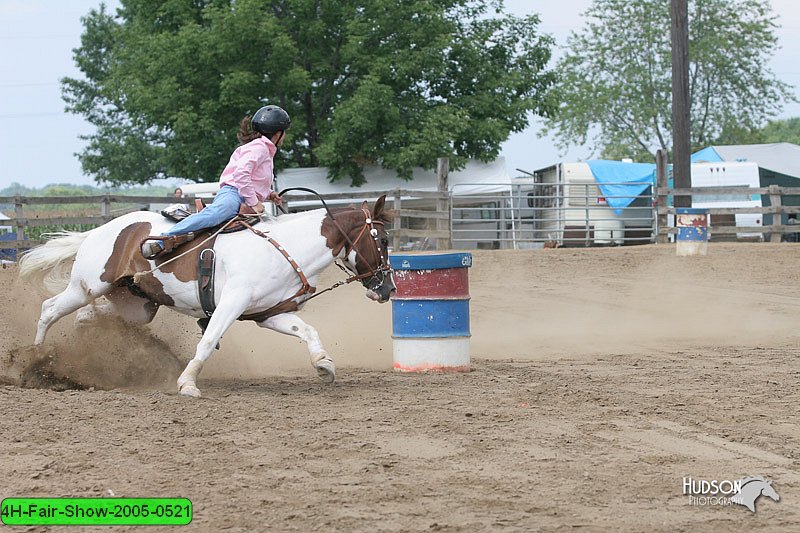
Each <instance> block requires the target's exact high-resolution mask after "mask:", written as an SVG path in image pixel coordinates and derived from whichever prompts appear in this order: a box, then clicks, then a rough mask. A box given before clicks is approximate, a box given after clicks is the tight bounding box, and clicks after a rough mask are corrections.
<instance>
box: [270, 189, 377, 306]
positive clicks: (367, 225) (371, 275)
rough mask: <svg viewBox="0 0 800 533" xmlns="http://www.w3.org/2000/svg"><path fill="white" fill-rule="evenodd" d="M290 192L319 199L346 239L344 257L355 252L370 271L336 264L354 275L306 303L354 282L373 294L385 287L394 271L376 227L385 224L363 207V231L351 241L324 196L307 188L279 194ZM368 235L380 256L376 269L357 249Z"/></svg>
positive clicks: (318, 293)
mask: <svg viewBox="0 0 800 533" xmlns="http://www.w3.org/2000/svg"><path fill="white" fill-rule="evenodd" d="M288 191H303V192H308V193H311V194H313V195H314V196H316V197H317V198H318V199H319V201H320V202H322V205H323V207H325V210H326V211H327V212H328V216H329V217H330V219H331V222H333V225H334V227H335V228H336V229H337V230H338V231H339V233H340V234H341V235H342V237H344V240H345V244H344V257H347V256H348V255H349V254H350V251H353V252H355V254H356V258H355V261H354V263H355V264H356V265H357V264H358V258H359V257H361V259H363V260H364V263H365V264H366V265H367V268H369V269H370V270H369V271H368V272H364V273H363V274H359V273H358V272H353V270H352V269H350V268H347V267H345V266H342V265H341V264H339V262H336V266H338V267H339V268H340V269H341V270H342V271H343V272H345V273H353V275H352V276H350V277H348V278H347V279H345V280H342V281H337V282H336V283H334V284H333V285H332V286H330V287H328V288H327V289H323V290H321V291H317V292H316V293H314V294H312V295H311V296H309V297H308V298H306V300H305V301H308V300H311V299H312V298H316V297H317V296H319V295H320V294H322V293H325V292H328V291H330V290H333V289H335V288H337V287H341V286H342V285H347V284H348V283H352V282H354V281H360V282H361V284H362V285H364V287H365V288H367V289H368V290H371V291H373V292H376V291H377V289H378V288H379V287H380V286H381V285H383V283H384V281H385V280H386V276H387V275H388V274H391V271H392V269H391V267H390V266H389V265H388V264H387V263H386V260H385V259H384V258H383V253H382V252H383V248H382V246H381V243H380V236H379V232H378V230H377V229H376V228H375V226H376V225H377V226H384V223H383V222H381V221H380V220H373V218H372V214H371V213H370V212H369V210H367V209H365V208H363V207H362V208H361V212H362V213H363V214H364V225H363V226H361V229H360V230H359V231H358V235H356V238H355V239H351V238H350V236H349V235H348V233H347V231H345V230H344V228H342V226H341V224H339V221H338V220H336V215H335V214H334V213H333V211H331V209H330V207H328V204H327V203H325V200H324V199H323V198H322V196H320V195H319V193H317V192H316V191H314V190H313V189H308V188H306V187H290V188H288V189H283V190H282V191H281V192H280V193H278V194H279V195H280V196H283V195H284V194H285V193H286V192H288ZM367 230H369V231H367ZM367 233H369V236H370V238H372V241H373V242H374V243H375V251H376V253H377V256H378V264H377V265H376V266H374V267H373V266H371V264H370V261H368V260H367V258H366V257H364V254H362V253H361V252H359V251H358V249H357V248H356V244H358V243H359V241H361V239H362V238H363V237H364V235H366V234H367ZM348 245H349V247H350V250H349V251H348V249H347V248H348Z"/></svg>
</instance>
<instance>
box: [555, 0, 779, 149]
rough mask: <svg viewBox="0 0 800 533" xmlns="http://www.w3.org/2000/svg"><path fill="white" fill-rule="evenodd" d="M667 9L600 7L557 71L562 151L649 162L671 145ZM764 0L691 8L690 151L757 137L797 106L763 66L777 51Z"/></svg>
mask: <svg viewBox="0 0 800 533" xmlns="http://www.w3.org/2000/svg"><path fill="white" fill-rule="evenodd" d="M669 8H670V2H668V1H664V0H595V1H594V2H593V3H592V5H591V7H590V8H589V9H588V11H587V12H586V13H585V17H586V19H587V23H586V26H585V27H584V29H583V30H582V31H581V32H580V33H573V34H572V35H571V36H570V38H569V40H568V42H567V51H566V54H565V56H564V57H563V58H562V59H561V60H560V61H559V63H558V66H557V69H558V72H559V75H560V76H559V81H558V83H557V84H556V86H555V88H554V89H553V93H552V98H553V99H557V100H558V101H559V102H560V105H559V108H558V111H557V112H556V113H555V114H554V115H552V116H551V117H550V118H549V119H548V120H547V121H546V130H545V133H547V132H553V133H555V135H556V136H557V138H558V141H559V144H560V146H561V147H562V148H566V147H567V146H569V145H572V144H584V143H587V142H590V143H592V144H593V145H594V146H595V148H596V149H599V150H600V151H601V152H602V155H603V156H604V157H613V158H620V157H634V158H636V159H639V160H643V159H652V157H653V155H654V154H655V151H656V150H657V149H659V148H663V149H665V150H669V149H670V148H671V145H672V136H671V132H672V115H671V113H672V108H671V99H672V93H671V91H672V84H671V83H672V82H671V73H672V71H671V69H672V66H671V65H672V59H671V58H672V56H671V43H670V12H669ZM775 28H776V23H775V16H774V15H773V14H772V12H771V10H770V6H769V2H768V1H767V0H689V41H690V42H689V63H690V67H689V83H690V87H689V96H690V101H691V120H692V127H691V143H692V145H693V146H694V147H703V146H705V145H707V144H708V143H709V141H711V140H713V139H716V138H718V137H719V136H720V135H721V133H722V132H723V131H725V130H731V129H734V128H738V129H740V130H753V129H755V128H758V127H759V126H760V125H761V124H763V123H764V121H765V120H766V119H768V118H769V117H771V116H774V115H775V114H777V113H778V112H779V111H780V110H781V106H782V104H783V102H784V101H786V100H790V99H793V97H792V96H791V94H790V92H789V86H788V85H787V84H785V83H783V82H781V81H779V80H777V79H776V78H775V76H774V75H773V74H772V72H770V71H769V69H768V68H767V67H766V66H765V65H766V64H767V63H768V59H769V58H770V56H771V55H772V54H773V53H774V52H775V50H776V47H777V45H776V37H775V33H774V30H775Z"/></svg>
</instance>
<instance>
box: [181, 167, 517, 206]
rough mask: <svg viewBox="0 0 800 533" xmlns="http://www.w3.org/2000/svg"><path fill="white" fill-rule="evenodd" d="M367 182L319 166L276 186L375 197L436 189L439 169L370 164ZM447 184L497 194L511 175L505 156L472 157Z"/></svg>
mask: <svg viewBox="0 0 800 533" xmlns="http://www.w3.org/2000/svg"><path fill="white" fill-rule="evenodd" d="M364 177H365V178H366V183H364V184H363V185H361V186H360V187H353V186H352V185H351V184H350V180H349V179H346V178H345V179H344V180H341V181H337V182H333V183H331V182H330V181H329V180H328V169H327V168H324V167H317V168H290V169H286V170H283V171H281V172H279V173H278V175H277V177H276V182H277V187H276V189H277V190H279V191H281V190H283V189H287V188H290V187H305V188H308V189H313V190H315V191H317V192H318V193H319V194H322V195H326V194H343V193H347V192H355V193H370V192H374V193H375V195H374V197H373V198H367V200H368V201H374V200H376V199H377V198H378V197H379V196H380V195H382V194H385V193H387V192H390V191H393V190H395V189H403V190H407V191H421V192H435V191H436V190H437V178H436V172H435V171H433V170H423V169H421V168H415V169H414V171H413V179H412V180H410V181H406V180H404V179H402V178H400V177H399V176H398V175H397V173H396V172H395V171H393V170H390V169H386V168H382V167H378V166H368V167H365V168H364ZM181 188H182V189H183V192H184V194H188V195H194V196H198V197H210V196H213V195H214V194H215V193H216V192H217V189H218V188H219V185H218V184H217V183H193V184H189V185H183V186H181ZM448 188H449V190H450V192H451V193H452V194H453V195H454V196H456V197H467V196H475V195H481V194H490V195H497V194H502V193H509V194H510V192H511V177H510V176H509V174H508V171H507V170H506V162H505V158H502V157H500V158H497V159H496V160H494V161H492V162H491V163H482V162H480V161H469V162H468V163H467V164H466V166H465V167H464V168H463V169H461V170H454V171H451V172H450V173H449V175H448ZM351 201H352V200H348V199H344V200H333V201H331V202H330V203H334V204H336V203H340V204H341V203H349V202H351ZM305 204H309V205H310V204H315V205H318V204H319V203H318V202H292V206H301V205H305Z"/></svg>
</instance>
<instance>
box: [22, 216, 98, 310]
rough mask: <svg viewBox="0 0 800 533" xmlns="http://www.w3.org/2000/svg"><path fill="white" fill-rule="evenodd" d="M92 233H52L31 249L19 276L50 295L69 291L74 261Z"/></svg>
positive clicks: (26, 255)
mask: <svg viewBox="0 0 800 533" xmlns="http://www.w3.org/2000/svg"><path fill="white" fill-rule="evenodd" d="M88 234H89V232H88V231H87V232H84V233H78V232H73V231H60V232H57V233H50V234H48V237H50V240H49V241H47V242H46V243H44V244H42V245H41V246H37V247H36V248H31V249H30V250H28V251H27V252H25V253H24V254H22V257H21V258H20V260H19V277H20V278H22V279H23V280H25V281H27V282H28V283H30V284H31V285H35V286H37V287H39V288H40V289H42V290H44V292H46V293H47V294H49V295H50V296H53V295H55V294H58V293H60V292H62V291H63V290H64V289H66V288H67V284H68V283H69V278H70V273H71V271H72V260H73V259H75V255H76V254H77V253H78V248H80V246H81V244H82V243H83V241H84V240H85V239H86V236H87V235H88Z"/></svg>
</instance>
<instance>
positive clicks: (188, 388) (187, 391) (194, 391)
mask: <svg viewBox="0 0 800 533" xmlns="http://www.w3.org/2000/svg"><path fill="white" fill-rule="evenodd" d="M178 394H180V395H181V396H189V397H191V398H199V397H200V396H201V395H200V389H198V388H197V387H195V386H194V385H183V386H182V387H181V390H180V391H178Z"/></svg>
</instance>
